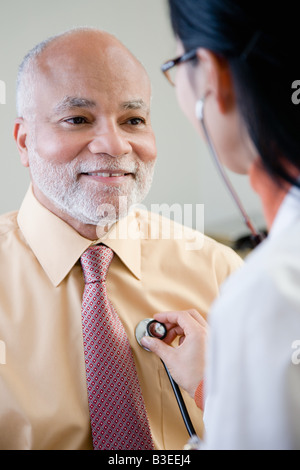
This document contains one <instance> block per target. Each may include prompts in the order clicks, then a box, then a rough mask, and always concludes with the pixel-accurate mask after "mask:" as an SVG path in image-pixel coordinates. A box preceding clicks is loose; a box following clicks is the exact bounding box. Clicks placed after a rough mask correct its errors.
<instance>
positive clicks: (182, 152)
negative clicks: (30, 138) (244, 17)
mask: <svg viewBox="0 0 300 470" xmlns="http://www.w3.org/2000/svg"><path fill="white" fill-rule="evenodd" d="M74 26H94V27H97V28H99V29H104V30H106V31H109V32H111V33H112V34H115V35H116V36H117V37H118V38H119V39H120V40H121V41H122V42H123V43H124V44H125V45H126V46H127V47H128V48H129V49H130V50H131V51H132V52H133V53H134V54H135V55H136V56H137V57H138V58H139V59H140V60H141V62H143V64H144V65H145V67H146V69H147V70H148V73H149V75H150V78H151V81H152V85H153V107H152V123H153V128H154V130H155V133H156V138H157V147H158V162H157V167H156V173H155V179H154V183H153V187H152V190H151V192H150V194H149V196H148V197H147V199H146V201H145V204H146V205H147V207H148V208H151V205H152V204H154V203H156V204H161V203H167V204H169V205H172V204H181V205H182V204H193V205H196V204H201V203H203V204H205V231H206V232H212V231H214V230H217V231H222V228H224V227H226V230H227V227H228V226H229V227H235V229H236V231H237V235H238V234H239V233H240V230H241V228H242V227H243V224H242V223H241V218H240V216H239V214H238V212H237V210H236V208H235V206H234V204H233V203H232V201H231V199H230V198H229V196H228V193H227V190H226V189H225V188H224V185H223V183H222V182H221V181H220V178H219V175H218V174H217V172H216V170H215V168H214V165H213V163H212V162H211V160H210V157H209V155H208V153H207V150H206V148H205V145H204V144H203V143H202V142H201V140H200V139H199V137H198V135H196V132H195V131H194V129H193V128H192V127H191V126H190V124H189V122H188V121H187V120H186V118H185V117H184V116H183V114H182V113H181V111H180V110H179V107H178V105H177V102H176V97H175V92H174V89H172V87H170V85H168V83H167V82H166V80H165V79H164V77H163V76H162V74H161V72H160V65H161V63H162V62H164V61H165V60H167V59H169V58H172V57H173V56H174V51H175V44H174V38H173V34H172V32H171V29H170V24H169V19H168V14H167V4H166V1H165V0H84V1H82V0H51V1H45V0H25V1H22V0H9V1H4V0H0V43H1V48H0V64H1V65H0V80H1V81H4V82H5V85H6V97H5V98H6V100H5V101H6V103H5V104H2V102H3V100H1V97H0V122H1V126H0V129H1V139H0V152H1V153H0V154H1V172H0V213H3V212H7V211H10V210H14V209H17V208H18V207H19V205H20V203H21V201H22V198H23V195H24V193H25V191H26V189H27V187H28V183H29V177H28V170H27V169H25V168H23V167H22V166H21V164H20V162H19V155H18V152H17V150H16V146H15V142H14V140H13V136H12V129H13V123H14V119H15V116H16V113H15V80H16V74H17V67H18V65H19V63H20V61H21V60H22V58H23V56H24V55H25V54H26V53H27V52H28V50H29V49H30V48H31V47H33V46H34V45H35V44H36V43H37V42H39V41H41V40H43V39H45V38H46V37H48V36H52V35H53V34H56V33H59V32H62V31H64V30H66V29H69V28H71V27H74ZM232 181H233V183H234V186H235V187H236V189H237V190H238V192H239V194H240V196H241V199H242V201H243V202H244V204H245V206H246V208H247V210H248V212H249V213H250V215H251V216H253V217H254V220H255V221H260V220H261V218H262V216H261V209H260V204H259V202H258V198H257V196H256V195H254V194H253V193H252V190H250V188H249V184H248V182H247V178H245V177H239V176H235V175H234V177H232ZM193 225H195V220H194V221H193ZM229 231H231V229H230V230H229ZM230 235H231V234H230Z"/></svg>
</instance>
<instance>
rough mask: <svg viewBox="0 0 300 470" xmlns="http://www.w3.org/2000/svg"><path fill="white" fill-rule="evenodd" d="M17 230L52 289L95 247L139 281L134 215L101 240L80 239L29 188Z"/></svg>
mask: <svg viewBox="0 0 300 470" xmlns="http://www.w3.org/2000/svg"><path fill="white" fill-rule="evenodd" d="M18 224H19V227H20V229H21V231H22V233H23V235H24V237H25V239H26V241H27V243H28V245H29V246H30V248H31V249H32V251H33V253H34V254H35V256H36V257H37V259H38V261H39V262H40V264H41V266H42V268H43V269H44V271H45V272H46V274H47V275H48V277H49V279H50V280H51V282H52V284H53V285H54V286H58V285H59V284H60V283H61V282H62V280H63V279H64V278H65V277H66V276H67V274H68V273H69V272H70V270H71V269H72V267H73V266H74V265H75V263H76V262H77V261H78V260H79V258H80V256H81V255H82V253H83V252H84V251H85V250H87V248H88V247H89V246H91V245H93V244H96V243H104V244H105V245H107V246H109V247H110V248H111V249H112V250H113V251H114V252H115V253H116V254H117V255H118V256H119V258H120V259H121V260H122V261H123V263H124V264H125V265H126V266H127V268H128V269H130V271H131V272H132V273H133V274H134V275H135V276H136V277H137V278H138V279H140V277H141V247H140V238H139V236H138V235H137V236H130V237H129V236H128V235H129V232H128V230H129V229H130V231H131V233H136V234H138V230H137V229H138V221H137V219H136V217H135V214H134V213H131V214H130V216H128V217H125V218H124V219H122V220H121V221H119V222H117V223H116V224H115V225H114V226H113V227H112V228H111V229H110V230H109V232H108V233H107V234H106V235H105V237H102V238H101V239H99V240H97V241H91V240H89V239H87V238H84V237H82V236H81V235H80V234H79V233H78V232H76V230H74V229H73V228H72V227H71V226H70V225H68V224H67V223H66V222H64V221H63V220H62V219H60V218H59V217H57V216H56V215H55V214H53V213H52V212H50V211H49V210H48V209H46V208H45V207H44V206H43V205H42V204H40V203H39V201H38V200H37V199H36V198H35V196H34V194H33V191H32V186H30V188H29V190H28V191H27V193H26V196H25V198H24V200H23V203H22V205H21V208H20V210H19V213H18Z"/></svg>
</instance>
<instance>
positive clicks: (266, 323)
mask: <svg viewBox="0 0 300 470" xmlns="http://www.w3.org/2000/svg"><path fill="white" fill-rule="evenodd" d="M221 294H222V295H221V296H220V298H219V300H217V301H216V302H215V304H214V306H213V309H212V312H211V317H210V318H211V338H210V346H209V352H208V369H207V377H206V394H207V395H206V396H207V399H206V404H205V413H204V419H205V425H206V438H205V445H204V446H203V448H206V449H295V448H298V449H299V448H300V191H299V190H298V189H296V188H293V189H292V190H291V191H290V193H289V194H288V195H287V196H286V197H285V199H284V201H283V203H282V205H281V207H280V209H279V211H278V213H277V216H276V219H275V221H274V224H273V226H272V229H271V232H270V234H269V236H268V238H267V239H266V240H265V241H264V242H263V243H262V244H261V245H260V246H259V247H258V248H257V249H256V250H255V251H254V252H253V253H252V254H251V255H250V256H249V257H248V258H247V259H246V263H245V265H244V266H243V267H242V268H241V269H240V270H239V271H238V272H237V273H235V274H234V275H233V276H231V277H230V278H229V280H228V281H226V282H225V284H224V286H223V289H222V293H221Z"/></svg>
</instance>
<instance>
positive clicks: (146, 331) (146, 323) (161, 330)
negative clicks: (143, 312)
mask: <svg viewBox="0 0 300 470" xmlns="http://www.w3.org/2000/svg"><path fill="white" fill-rule="evenodd" d="M166 335H167V328H166V327H165V325H164V324H163V323H160V322H158V321H156V320H154V319H153V318H145V319H144V320H142V321H140V323H139V324H138V325H137V326H136V329H135V337H136V340H137V342H138V343H139V345H140V346H142V348H144V349H145V350H146V351H149V349H147V348H145V346H143V345H142V344H141V339H142V338H143V337H144V336H152V337H153V338H158V339H163V338H165V336H166Z"/></svg>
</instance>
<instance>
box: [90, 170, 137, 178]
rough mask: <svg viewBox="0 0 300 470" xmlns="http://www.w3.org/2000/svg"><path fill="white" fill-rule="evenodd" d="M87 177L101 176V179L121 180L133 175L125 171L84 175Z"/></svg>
mask: <svg viewBox="0 0 300 470" xmlns="http://www.w3.org/2000/svg"><path fill="white" fill-rule="evenodd" d="M82 174H83V175H86V176H99V177H101V178H119V177H121V176H128V175H132V173H126V172H125V171H111V172H109V171H93V172H91V173H82Z"/></svg>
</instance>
